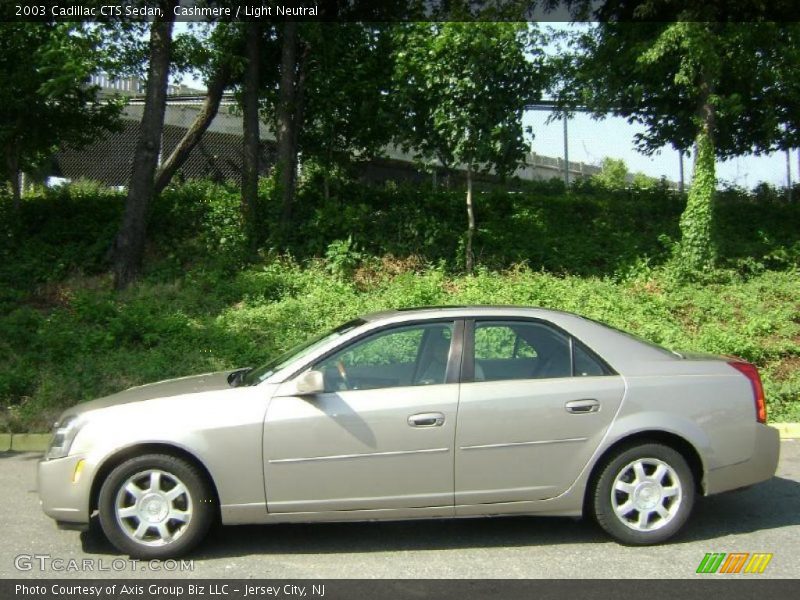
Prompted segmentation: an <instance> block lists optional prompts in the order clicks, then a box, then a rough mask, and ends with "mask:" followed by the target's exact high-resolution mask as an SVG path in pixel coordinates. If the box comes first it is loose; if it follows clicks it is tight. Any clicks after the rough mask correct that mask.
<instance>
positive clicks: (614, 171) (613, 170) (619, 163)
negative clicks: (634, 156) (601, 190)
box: [592, 157, 628, 190]
mask: <svg viewBox="0 0 800 600" xmlns="http://www.w3.org/2000/svg"><path fill="white" fill-rule="evenodd" d="M592 181H594V182H596V183H598V184H600V185H602V186H603V187H606V188H608V189H610V190H621V189H624V188H625V187H626V186H627V185H628V166H627V165H626V164H625V161H624V160H622V159H621V158H611V157H606V158H604V159H603V163H602V165H601V166H600V172H599V173H597V174H595V175H592Z"/></svg>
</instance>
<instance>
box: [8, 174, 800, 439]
mask: <svg viewBox="0 0 800 600" xmlns="http://www.w3.org/2000/svg"><path fill="white" fill-rule="evenodd" d="M312 184H313V181H310V182H307V185H304V186H303V187H302V189H301V190H300V194H299V196H298V204H297V208H298V211H299V214H298V215H297V219H298V222H299V223H304V225H301V226H298V228H297V229H296V230H295V232H294V237H293V239H292V240H291V242H290V246H291V248H292V249H291V255H292V258H290V257H289V256H287V255H276V254H275V253H274V252H272V251H270V249H269V247H270V246H269V243H267V244H266V245H265V247H264V248H263V249H262V250H260V251H259V252H258V253H257V254H252V253H251V251H250V249H249V247H248V243H247V241H246V240H244V239H243V236H242V233H241V227H240V220H239V216H238V210H239V196H238V190H236V189H235V188H227V187H224V186H217V185H212V184H209V183H193V184H187V185H185V186H182V187H180V188H175V189H170V190H168V191H167V192H165V193H164V194H163V195H162V196H161V197H160V198H158V199H157V200H156V203H155V205H154V206H153V207H152V211H151V215H150V222H151V227H152V230H151V231H152V236H151V243H150V245H149V246H148V248H147V265H148V270H147V271H146V273H145V276H144V278H143V279H142V281H141V282H139V283H137V284H135V285H133V286H131V287H130V288H129V289H128V290H126V291H125V292H121V293H118V292H114V291H113V290H112V285H111V283H112V282H111V276H110V275H109V273H108V264H107V263H106V260H107V258H106V257H107V250H108V246H109V244H110V241H111V240H112V239H113V236H114V233H115V224H116V223H117V222H118V220H119V217H120V213H121V210H122V204H123V199H122V197H121V196H120V195H118V194H115V193H113V192H109V191H103V190H101V189H99V188H96V187H94V186H91V185H74V186H73V187H72V188H70V189H62V190H60V191H51V192H47V193H42V194H40V195H38V196H36V195H31V196H26V197H25V199H24V201H23V203H22V207H21V209H20V211H19V212H18V213H16V215H13V214H12V212H11V209H7V210H6V212H4V213H1V214H0V430H2V431H9V430H10V431H26V430H28V431H41V430H45V429H47V428H48V427H49V425H50V423H51V422H52V420H53V419H54V418H55V417H56V416H57V414H58V412H59V411H60V410H62V409H63V408H64V407H66V406H68V405H71V404H73V403H75V402H80V401H84V400H88V399H91V398H93V397H97V396H99V395H103V394H108V393H112V392H115V391H118V390H120V389H123V388H126V387H128V386H132V385H137V384H141V383H145V382H148V381H155V380H158V379H164V378H168V377H174V376H181V375H187V374H190V373H197V372H206V371H210V370H216V369H226V368H231V367H234V366H243V365H254V364H257V363H260V362H262V361H265V360H266V359H267V358H269V357H270V356H272V355H273V354H275V353H277V352H280V351H281V350H283V349H285V348H286V347H288V346H290V345H293V344H295V343H297V342H299V341H301V340H302V339H304V338H305V337H306V336H308V335H311V334H313V333H316V332H318V331H319V330H321V329H324V328H327V327H331V326H333V325H335V324H338V323H340V322H342V321H343V320H346V319H348V318H350V317H353V316H355V315H358V314H360V313H364V312H368V311H373V310H379V309H384V308H390V307H403V306H419V305H428V304H462V303H467V304H471V303H475V304H483V303H499V304H522V305H534V306H544V307H552V308H559V309H565V310H569V311H574V312H577V313H580V314H583V315H586V316H589V317H592V318H596V319H599V320H601V321H605V322H607V323H609V324H611V325H614V326H617V327H621V328H623V329H627V330H629V331H632V332H634V333H637V334H640V335H643V336H644V337H646V338H649V339H651V340H653V341H655V342H658V343H661V344H664V345H666V346H668V347H671V348H675V349H687V350H697V351H707V352H713V353H718V354H731V355H737V356H741V357H743V358H745V359H747V360H751V361H753V362H755V363H756V364H757V365H758V366H759V367H760V368H761V372H762V376H763V378H764V381H765V387H766V392H767V398H768V403H769V411H770V420H772V421H792V420H793V421H798V420H800V277H798V262H799V261H800V242H798V232H797V230H796V224H797V223H798V222H800V206H798V205H797V204H796V203H794V204H790V203H786V202H785V200H783V198H782V196H781V195H780V194H778V193H777V192H775V191H774V190H769V189H766V188H765V189H762V190H760V192H759V194H755V195H754V194H744V193H742V192H738V191H727V192H722V193H720V194H718V196H717V198H716V201H715V202H716V206H715V211H716V219H715V223H716V226H717V229H716V231H715V232H714V236H715V238H716V240H717V262H718V265H720V266H719V267H717V268H716V269H714V270H713V271H711V272H707V273H705V274H704V275H703V276H702V277H700V278H696V279H695V280H694V281H687V280H686V279H685V277H684V276H683V275H682V270H681V269H680V268H676V267H674V266H673V263H672V262H671V258H670V257H671V256H672V253H673V251H674V246H675V243H676V241H677V240H678V239H679V236H680V233H679V231H680V230H679V219H680V215H681V213H682V211H683V208H684V206H685V199H684V198H681V197H679V196H677V195H675V194H673V193H672V192H669V191H667V190H664V189H661V188H658V187H656V188H651V189H646V190H636V189H634V190H623V191H613V190H605V189H603V188H599V187H592V186H584V187H582V188H576V189H573V190H571V191H570V192H565V190H564V189H563V186H560V185H559V184H557V183H549V184H539V185H531V186H528V187H526V188H525V189H523V190H522V191H517V192H516V193H506V192H502V191H499V190H495V191H487V192H476V194H479V199H480V203H479V204H478V207H479V209H478V212H477V217H478V220H477V222H478V230H477V233H476V236H475V239H474V252H475V258H476V263H477V268H476V273H475V275H474V276H466V275H463V274H462V273H463V260H464V258H463V257H464V253H463V243H464V234H463V224H462V220H463V218H462V211H463V191H457V190H454V191H452V192H448V191H442V190H438V191H434V190H427V191H426V190H420V189H416V190H412V189H405V188H397V187H385V188H380V189H375V188H364V187H361V186H359V185H356V184H352V183H341V182H340V183H336V184H335V185H334V187H333V188H332V190H331V191H333V192H334V193H333V194H332V195H331V198H347V202H346V203H345V202H343V201H341V200H337V199H328V200H325V199H324V196H323V194H322V193H316V192H314V191H313V190H314V189H316V188H315V187H314V185H312ZM337 186H338V187H337ZM261 202H262V204H263V206H262V207H261V209H262V210H264V211H265V213H266V214H269V213H270V212H271V211H273V210H279V208H276V207H279V206H280V204H279V202H277V200H276V197H275V194H273V190H272V188H271V186H270V184H269V183H268V182H266V181H265V182H262V184H261ZM0 205H2V203H0ZM5 206H8V205H5Z"/></svg>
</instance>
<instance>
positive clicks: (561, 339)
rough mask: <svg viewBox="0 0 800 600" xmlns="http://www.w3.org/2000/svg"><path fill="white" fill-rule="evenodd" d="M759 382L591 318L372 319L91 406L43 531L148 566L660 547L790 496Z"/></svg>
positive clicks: (49, 489) (59, 452) (71, 437)
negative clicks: (329, 544) (268, 530)
mask: <svg viewBox="0 0 800 600" xmlns="http://www.w3.org/2000/svg"><path fill="white" fill-rule="evenodd" d="M765 423H766V409H765V405H764V392H763V390H762V387H761V381H760V379H759V375H758V371H757V370H756V368H755V367H754V366H753V365H751V364H749V363H747V362H743V361H741V360H738V359H732V358H724V357H716V356H710V355H694V354H678V353H675V352H671V351H669V350H665V349H663V348H661V347H658V346H655V345H653V344H651V343H649V342H645V341H643V340H640V339H638V338H635V337H633V336H631V335H629V334H626V333H623V332H621V331H618V330H615V329H612V328H609V327H607V326H604V325H601V324H599V323H597V322H594V321H591V320H588V319H585V318H582V317H579V316H577V315H573V314H569V313H564V312H556V311H551V310H543V309H535V308H519V307H489V306H475V307H433V308H423V309H414V310H398V311H390V312H383V313H376V314H372V315H368V316H365V317H363V318H360V319H356V320H354V321H350V322H349V323H345V324H344V325H342V326H340V327H337V328H336V329H334V330H333V331H330V332H328V333H325V334H324V335H322V336H321V337H318V338H315V339H313V340H310V341H308V342H306V343H305V344H302V345H301V346H298V347H296V348H294V349H292V350H290V351H289V352H287V353H286V354H284V355H282V356H280V357H278V358H276V359H274V360H272V361H271V362H268V363H267V364H265V365H264V366H261V367H258V368H254V369H241V370H238V371H233V372H221V373H210V374H206V375H198V376H194V377H184V378H181V379H173V380H169V381H163V382H160V383H153V384H150V385H144V386H141V387H136V388H131V389H129V390H127V391H124V392H120V393H118V394H115V395H112V396H108V397H106V398H101V399H99V400H94V401H91V402H86V403H84V404H80V405H78V406H76V407H74V408H71V409H69V410H67V411H66V412H65V413H64V414H63V415H62V416H61V417H60V418H59V420H58V423H57V424H56V426H55V432H54V436H53V440H52V444H51V446H50V449H49V451H48V452H47V455H46V457H45V459H44V460H42V461H41V462H40V463H39V473H38V480H39V493H40V496H41V502H42V507H43V509H44V512H45V513H46V514H47V515H49V516H50V517H52V518H53V519H55V520H56V521H57V522H58V524H59V525H60V526H61V527H64V528H76V529H81V528H85V527H86V526H87V524H88V523H89V520H90V518H91V517H92V516H93V515H94V513H95V512H97V513H98V515H99V520H100V524H101V526H102V529H103V531H104V533H105V535H106V536H107V537H108V539H109V540H110V541H111V542H112V543H113V544H114V545H115V546H116V547H117V548H118V549H119V550H121V551H122V552H126V553H128V554H130V555H131V556H136V557H141V558H165V557H170V556H177V555H179V554H181V553H184V552H186V551H188V550H189V549H190V548H192V547H194V546H195V545H196V544H198V543H199V542H200V541H201V540H202V538H203V537H204V535H205V534H206V532H207V530H208V528H209V526H210V524H211V523H212V522H213V521H214V520H215V519H220V520H221V522H222V523H223V524H243V523H278V522H299V521H306V522H308V521H344V520H373V519H411V518H432V517H472V516H490V515H510V514H514V515H521V514H531V515H562V516H579V515H582V514H588V515H591V516H593V517H594V518H595V519H596V520H597V522H598V523H599V524H600V525H601V526H602V528H603V529H605V531H606V532H608V533H609V534H610V535H611V536H612V537H613V538H615V539H616V540H618V541H620V542H622V543H625V544H655V543H658V542H662V541H664V540H666V539H667V538H669V537H670V536H672V535H673V534H675V533H676V532H677V531H678V530H679V529H680V528H681V527H682V526H683V525H684V523H685V522H686V520H687V518H688V517H689V514H690V512H691V510H692V505H693V503H694V501H695V496H696V495H697V494H705V495H708V494H716V493H719V492H724V491H726V490H732V489H736V488H741V487H743V486H747V485H750V484H754V483H757V482H760V481H763V480H766V479H768V478H770V477H772V476H773V475H774V473H775V469H776V467H777V462H778V447H779V440H778V432H777V430H775V429H774V428H771V427H768V426H767V425H766V424H765Z"/></svg>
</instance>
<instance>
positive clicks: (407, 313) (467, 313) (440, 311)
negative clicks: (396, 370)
mask: <svg viewBox="0 0 800 600" xmlns="http://www.w3.org/2000/svg"><path fill="white" fill-rule="evenodd" d="M557 315H562V316H564V315H569V316H572V317H578V318H582V317H580V315H576V314H574V313H570V312H566V311H561V310H553V309H549V308H539V307H535V306H517V305H511V304H456V305H443V306H418V307H407V308H398V309H393V310H382V311H378V312H373V313H369V314H366V315H362V316H361V318H362V319H363V320H365V321H368V322H373V321H385V320H391V319H399V318H403V317H404V318H406V319H413V318H415V317H428V318H435V317H437V316H442V317H473V316H474V317H490V316H498V317H503V316H505V317H510V316H525V317H543V318H547V317H548V316H557ZM403 320H405V319H403Z"/></svg>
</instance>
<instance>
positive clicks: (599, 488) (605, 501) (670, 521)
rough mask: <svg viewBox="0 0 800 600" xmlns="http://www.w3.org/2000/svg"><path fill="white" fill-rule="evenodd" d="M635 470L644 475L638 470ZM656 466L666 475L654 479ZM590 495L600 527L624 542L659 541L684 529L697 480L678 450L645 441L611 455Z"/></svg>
mask: <svg viewBox="0 0 800 600" xmlns="http://www.w3.org/2000/svg"><path fill="white" fill-rule="evenodd" d="M635 465H638V467H635ZM661 465H663V467H661ZM637 468H638V469H639V472H640V473H644V475H645V477H640V476H639V475H637V474H636V471H637ZM656 469H660V470H661V471H660V472H662V473H664V474H663V475H661V478H660V480H658V481H656V479H657V471H656ZM656 483H657V484H658V485H656ZM617 487H619V488H620V489H615V488H617ZM676 489H677V490H678V491H677V493H675V490H676ZM592 494H593V495H592V509H593V512H594V517H595V519H596V520H597V522H598V524H599V525H600V527H602V528H603V529H604V530H605V531H606V532H607V533H608V534H609V535H610V536H611V537H613V538H614V539H615V540H617V541H618V542H621V543H622V544H629V545H636V546H645V545H651V544H659V543H661V542H663V541H665V540H667V539H669V538H670V537H672V536H673V535H675V534H676V533H677V532H678V531H679V530H680V529H681V527H683V525H684V524H685V523H686V521H687V519H688V518H689V515H690V514H691V512H692V507H693V506H694V500H695V483H694V477H693V476H692V471H691V469H690V468H689V465H688V464H687V463H686V460H685V459H684V458H683V456H682V455H681V454H680V453H679V452H677V451H676V450H674V449H672V448H670V447H669V446H664V445H663V444H656V443H648V444H641V445H637V446H632V447H631V446H628V447H626V448H622V449H620V450H619V451H618V452H616V453H615V454H613V455H612V456H610V457H609V459H608V460H607V461H606V462H605V463H604V466H603V467H602V468H601V471H600V475H599V477H598V478H597V479H596V484H595V487H594V490H593V492H592ZM631 507H632V508H631ZM615 508H616V509H615ZM659 511H660V512H659ZM618 512H619V513H624V514H618Z"/></svg>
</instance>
